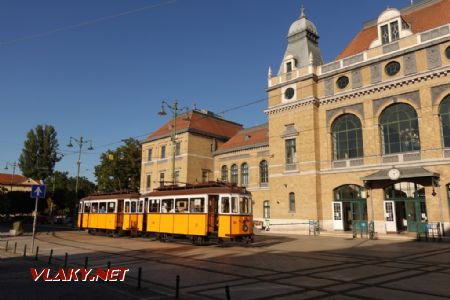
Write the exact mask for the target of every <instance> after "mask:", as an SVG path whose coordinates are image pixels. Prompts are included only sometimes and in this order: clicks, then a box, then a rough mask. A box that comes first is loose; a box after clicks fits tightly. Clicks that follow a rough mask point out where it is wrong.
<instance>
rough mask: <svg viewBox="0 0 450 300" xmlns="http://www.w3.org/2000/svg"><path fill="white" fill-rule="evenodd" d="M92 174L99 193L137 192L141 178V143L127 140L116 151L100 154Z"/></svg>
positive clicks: (131, 139)
mask: <svg viewBox="0 0 450 300" xmlns="http://www.w3.org/2000/svg"><path fill="white" fill-rule="evenodd" d="M94 174H95V176H96V177H97V184H98V189H99V190H100V191H118V190H130V191H138V190H139V182H140V177H141V143H140V142H139V141H138V140H136V139H133V138H129V139H126V140H124V145H122V146H120V147H118V148H117V149H115V150H108V151H106V152H104V153H102V155H101V156H100V164H99V165H97V166H96V167H95V172H94Z"/></svg>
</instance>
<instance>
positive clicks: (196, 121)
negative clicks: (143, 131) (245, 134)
mask: <svg viewBox="0 0 450 300" xmlns="http://www.w3.org/2000/svg"><path fill="white" fill-rule="evenodd" d="M172 124H173V122H172V120H169V121H167V122H166V123H165V124H164V125H163V126H162V127H160V128H159V129H158V130H156V131H155V132H153V133H152V134H150V135H149V136H148V137H147V139H146V141H151V140H155V139H158V138H162V137H166V136H168V135H170V134H171V132H172ZM176 129H177V132H184V131H190V132H197V133H203V134H206V135H212V136H215V137H218V138H226V139H228V138H230V137H232V136H233V135H235V134H236V133H237V132H238V131H239V130H241V129H242V125H241V124H238V123H234V122H231V121H228V120H225V119H221V118H219V117H217V116H213V115H210V114H206V113H202V112H200V111H196V110H194V111H192V112H190V113H189V118H186V114H183V115H180V116H178V117H177V128H176Z"/></svg>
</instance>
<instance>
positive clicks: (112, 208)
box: [108, 201, 116, 213]
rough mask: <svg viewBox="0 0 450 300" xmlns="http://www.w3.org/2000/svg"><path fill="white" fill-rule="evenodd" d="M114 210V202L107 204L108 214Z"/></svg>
mask: <svg viewBox="0 0 450 300" xmlns="http://www.w3.org/2000/svg"><path fill="white" fill-rule="evenodd" d="M115 209H116V203H115V202H112V201H111V202H108V212H109V213H113V212H114V210H115Z"/></svg>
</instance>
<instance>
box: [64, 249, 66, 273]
mask: <svg viewBox="0 0 450 300" xmlns="http://www.w3.org/2000/svg"><path fill="white" fill-rule="evenodd" d="M65 269H67V252H66V255H65V256H64V270H65Z"/></svg>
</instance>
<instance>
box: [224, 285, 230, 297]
mask: <svg viewBox="0 0 450 300" xmlns="http://www.w3.org/2000/svg"><path fill="white" fill-rule="evenodd" d="M225 294H226V295H227V300H230V299H231V297H230V287H229V286H228V285H226V286H225Z"/></svg>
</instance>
